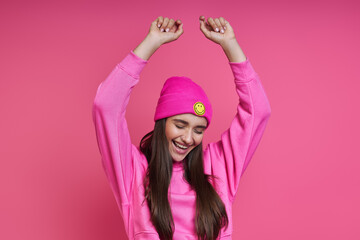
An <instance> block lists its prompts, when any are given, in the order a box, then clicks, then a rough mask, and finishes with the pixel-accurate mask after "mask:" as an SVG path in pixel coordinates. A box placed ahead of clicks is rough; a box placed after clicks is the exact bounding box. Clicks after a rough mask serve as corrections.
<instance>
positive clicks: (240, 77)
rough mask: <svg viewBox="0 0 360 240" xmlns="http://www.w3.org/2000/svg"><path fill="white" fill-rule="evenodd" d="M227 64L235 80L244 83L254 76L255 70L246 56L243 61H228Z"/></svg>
mask: <svg viewBox="0 0 360 240" xmlns="http://www.w3.org/2000/svg"><path fill="white" fill-rule="evenodd" d="M229 64H230V68H231V70H232V72H233V74H234V78H235V82H239V83H246V82H250V81H251V80H253V79H254V78H255V75H256V72H255V70H254V68H253V66H252V65H251V63H250V61H249V58H248V57H246V60H245V61H243V62H229Z"/></svg>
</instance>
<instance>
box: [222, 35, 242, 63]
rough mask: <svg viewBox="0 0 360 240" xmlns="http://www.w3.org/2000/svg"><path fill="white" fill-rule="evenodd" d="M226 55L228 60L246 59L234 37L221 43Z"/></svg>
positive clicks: (238, 60) (239, 60)
mask: <svg viewBox="0 0 360 240" xmlns="http://www.w3.org/2000/svg"><path fill="white" fill-rule="evenodd" d="M221 47H222V49H223V50H224V53H225V54H226V57H227V58H228V60H229V62H244V61H246V56H245V54H244V52H243V51H242V49H241V48H240V45H239V43H238V42H237V40H236V38H234V39H231V40H228V41H226V42H224V43H222V44H221Z"/></svg>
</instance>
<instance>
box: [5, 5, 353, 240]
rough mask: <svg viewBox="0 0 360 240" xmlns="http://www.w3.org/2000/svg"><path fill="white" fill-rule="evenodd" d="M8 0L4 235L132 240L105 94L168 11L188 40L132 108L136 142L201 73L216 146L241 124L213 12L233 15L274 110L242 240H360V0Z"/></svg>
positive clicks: (249, 179)
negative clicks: (213, 38) (210, 32)
mask: <svg viewBox="0 0 360 240" xmlns="http://www.w3.org/2000/svg"><path fill="white" fill-rule="evenodd" d="M29 2H30V1H21V0H20V1H1V3H0V31H1V32H0V43H1V44H0V48H1V49H0V64H1V71H0V79H1V82H0V104H1V106H0V109H1V118H0V119H1V120H0V121H1V124H0V132H1V137H0V141H1V142H0V151H1V152H0V157H1V166H0V184H1V185H0V187H1V191H0V239H28V240H32V239H37V240H38V239H52V240H58V239H59V240H60V239H61V240H62V239H68V240H72V239H74V240H78V239H87V240H92V239H108V240H110V239H125V237H126V235H125V231H124V227H123V225H122V224H123V223H122V219H121V216H120V214H119V211H118V209H117V206H116V202H115V199H114V197H113V195H112V192H111V189H110V186H109V185H108V182H107V179H106V176H105V174H104V172H103V169H102V166H101V161H100V154H99V151H98V148H97V143H96V138H95V130H94V126H93V122H92V116H91V108H92V103H93V99H94V96H95V92H96V89H97V87H98V85H99V84H100V82H101V81H103V80H104V79H105V78H106V77H107V75H108V74H109V73H110V71H111V70H112V69H113V68H114V66H115V65H116V64H117V63H118V62H119V61H121V60H122V59H123V58H124V57H125V56H126V54H127V53H128V52H129V51H130V50H132V49H134V48H135V47H136V46H137V45H138V44H139V43H140V42H141V41H142V40H143V38H144V37H145V35H146V34H147V32H148V29H149V27H150V23H151V22H152V21H153V20H154V19H156V18H157V17H158V16H160V15H162V16H164V17H170V18H174V19H177V18H180V19H181V20H182V21H183V23H184V34H183V35H182V36H181V37H180V39H179V40H177V41H176V42H172V43H169V44H167V45H164V46H163V47H161V48H160V49H159V50H158V51H157V52H156V53H155V54H154V55H153V56H152V57H151V58H150V61H149V63H148V65H147V66H146V67H145V69H144V71H143V72H142V75H141V81H140V83H139V84H138V85H137V86H136V88H135V89H134V91H133V94H132V96H131V99H130V103H129V105H128V111H127V118H128V122H129V127H130V132H131V134H132V140H133V143H134V144H138V142H139V140H140V139H141V137H142V136H143V135H144V134H145V133H147V132H148V131H150V130H151V128H152V127H153V120H152V119H153V113H154V110H155V104H156V101H157V98H158V96H159V93H160V89H161V87H162V84H163V82H164V80H165V79H166V78H167V77H169V76H172V75H184V76H189V77H191V78H193V79H194V80H196V81H197V82H198V83H199V84H200V85H202V86H203V88H204V89H205V91H206V92H207V94H208V96H209V98H210V100H211V102H212V104H213V108H214V117H213V121H212V126H211V127H210V128H209V129H208V131H207V134H206V135H205V140H204V142H205V143H208V142H210V141H215V140H217V139H219V137H220V134H221V133H222V132H223V131H224V130H226V129H227V127H228V126H229V124H230V122H231V120H232V118H233V117H234V116H235V107H236V104H237V96H236V92H235V90H234V83H233V76H232V73H231V71H230V67H229V65H228V60H227V58H226V56H225V54H224V53H223V52H222V50H221V47H219V46H218V45H216V44H215V43H213V42H210V41H209V40H207V39H206V38H205V37H204V36H203V35H202V33H201V32H200V30H199V22H198V18H199V15H204V16H205V17H206V18H207V17H210V16H211V17H213V18H216V17H220V16H222V17H224V18H225V19H227V20H228V21H229V22H230V24H231V25H232V26H233V28H234V31H235V34H236V36H237V39H238V42H239V44H240V46H241V47H242V49H243V51H244V53H245V55H247V56H248V58H249V60H250V61H251V63H252V65H253V66H254V68H255V70H256V71H257V72H258V74H259V76H260V78H261V81H262V83H263V86H264V88H265V91H266V93H267V96H268V98H269V100H270V104H271V107H272V115H271V117H270V120H269V123H268V126H267V128H266V130H265V134H264V136H263V138H262V140H261V142H260V145H259V147H258V149H257V151H256V153H255V155H254V156H253V159H252V162H251V163H250V165H249V167H248V168H247V170H246V172H245V174H244V175H243V178H242V180H241V183H240V187H239V190H238V194H237V198H236V201H235V203H234V212H233V216H234V233H233V238H234V239H243V240H245V239H247V240H255V239H262V240H264V239H271V240H272V239H274V240H275V239H276V240H282V239H283V240H288V239H293V240H296V239H328V240H330V239H337V240H338V239H360V228H359V223H360V217H359V216H360V206H359V202H360V191H359V185H360V176H359V171H360V161H359V160H360V154H359V149H360V147H359V137H358V136H359V133H360V131H359V130H360V128H359V121H360V119H359V115H360V114H359V103H360V101H359V100H360V99H359V98H360V97H359V90H360V83H359V82H360V66H359V54H360V51H359V48H360V47H359V43H360V31H359V30H360V4H359V2H358V1H355V0H354V1H349V0H341V1H340V0H337V1H328V0H327V1H317V2H316V1H309V0H308V1H293V2H290V1H285V0H284V1H260V0H258V1H197V2H196V1H141V2H140V1H126V2H125V1H103V0H101V1H100V0H97V1H74V0H72V1H58V2H54V1H31V3H29Z"/></svg>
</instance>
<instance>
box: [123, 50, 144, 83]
mask: <svg viewBox="0 0 360 240" xmlns="http://www.w3.org/2000/svg"><path fill="white" fill-rule="evenodd" d="M147 63H148V61H147V60H144V59H142V58H140V57H139V56H137V55H136V54H135V53H134V52H133V50H131V51H130V52H129V53H128V54H127V55H126V57H125V58H124V59H123V60H122V61H121V62H120V63H119V64H118V67H120V68H122V69H123V70H124V71H125V72H127V73H128V74H129V75H131V76H133V77H134V78H139V77H140V73H141V72H142V70H143V69H144V67H145V65H146V64H147Z"/></svg>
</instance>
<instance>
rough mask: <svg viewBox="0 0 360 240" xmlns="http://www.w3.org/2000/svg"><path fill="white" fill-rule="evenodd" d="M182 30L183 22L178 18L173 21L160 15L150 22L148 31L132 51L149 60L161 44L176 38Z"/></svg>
mask: <svg viewBox="0 0 360 240" xmlns="http://www.w3.org/2000/svg"><path fill="white" fill-rule="evenodd" d="M161 29H163V31H162V30H161ZM167 29H169V30H168V32H167V31H166V30H167ZM183 32H184V30H183V23H182V22H181V21H180V20H176V22H175V21H174V20H173V19H169V18H165V19H164V18H163V17H161V16H160V17H158V18H157V19H155V20H154V21H153V22H152V23H151V26H150V29H149V33H148V34H147V36H146V38H145V39H144V40H143V41H142V42H141V43H140V44H139V45H138V46H137V47H136V48H135V49H134V53H135V55H137V56H138V57H140V58H142V59H144V60H149V58H150V57H151V56H152V55H153V54H154V52H155V51H156V50H157V49H158V48H159V47H160V46H161V45H162V44H165V43H168V42H172V41H174V40H176V39H178V38H179V37H180V36H181V34H183Z"/></svg>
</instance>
